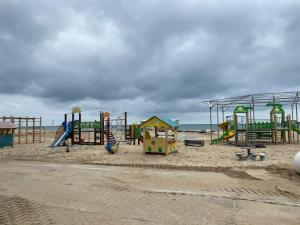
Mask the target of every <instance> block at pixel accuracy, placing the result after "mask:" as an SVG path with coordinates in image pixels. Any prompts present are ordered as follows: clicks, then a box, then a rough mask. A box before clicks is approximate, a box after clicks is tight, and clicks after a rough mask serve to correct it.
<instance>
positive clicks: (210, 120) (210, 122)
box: [209, 106, 212, 144]
mask: <svg viewBox="0 0 300 225" xmlns="http://www.w3.org/2000/svg"><path fill="white" fill-rule="evenodd" d="M211 108H212V106H209V124H210V143H211V144H212V117H211Z"/></svg>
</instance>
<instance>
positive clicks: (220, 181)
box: [0, 132, 300, 225]
mask: <svg viewBox="0 0 300 225" xmlns="http://www.w3.org/2000/svg"><path fill="white" fill-rule="evenodd" d="M215 136H216V134H214V137H215ZM53 137H54V133H53V132H48V133H47V134H46V139H45V143H36V144H20V145H18V144H16V145H15V146H14V148H10V147H9V148H3V149H1V150H0V179H1V181H4V182H1V183H0V223H1V224H20V225H21V224H22V225H23V224H170V225H171V224H195V225H196V224H216V225H217V224H224V225H229V224H261V225H265V224H270V225H271V224H272V225H274V224H278V225H279V224H292V225H296V224H299V219H300V216H299V215H300V176H299V175H298V174H297V173H296V172H295V171H294V170H293V168H292V165H291V160H292V157H293V156H294V155H295V153H296V152H297V151H299V149H300V144H290V145H287V144H286V145H267V147H266V148H261V149H255V150H254V151H255V152H256V153H259V152H264V153H265V154H266V156H267V158H266V160H264V161H260V160H256V161H238V160H237V159H236V157H235V153H236V152H239V151H244V154H246V152H245V151H246V150H244V149H240V148H239V147H236V146H234V145H230V144H225V143H221V144H219V145H210V135H208V134H200V133H197V132H186V133H185V132H181V133H180V134H179V145H178V152H177V153H173V154H170V155H168V156H164V155H149V154H144V153H143V150H142V145H128V144H125V143H124V144H121V145H120V146H119V150H118V152H117V153H116V154H113V155H111V154H109V153H107V151H106V150H105V149H104V146H99V145H98V146H83V145H82V146H78V145H74V146H71V147H70V150H71V151H70V152H69V153H67V152H66V147H58V148H55V149H51V148H49V147H48V146H49V144H50V143H51V141H53ZM184 139H204V140H205V146H204V147H190V146H184V144H183V142H182V141H183V140H184ZM157 207H159V208H160V209H159V210H158V209H156V208H157ZM256 209H259V210H258V211H257V210H256ZM145 212H147V213H145ZM151 212H153V213H155V217H153V216H152V213H151ZM212 212H216V213H217V214H216V215H215V214H212ZM259 212H263V213H259ZM274 212H275V214H276V216H274ZM8 214H9V215H13V216H10V217H9V216H7V215H8ZM170 214H172V217H171V218H169V219H167V218H168V217H166V215H170ZM253 215H255V216H253ZM33 222H35V223H33Z"/></svg>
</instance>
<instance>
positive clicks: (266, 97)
mask: <svg viewBox="0 0 300 225" xmlns="http://www.w3.org/2000/svg"><path fill="white" fill-rule="evenodd" d="M299 100H300V91H294V92H277V93H259V94H249V95H242V96H235V97H229V98H220V99H212V100H207V101H204V102H203V103H205V104H207V105H209V107H211V108H213V107H216V106H218V107H220V108H226V107H236V106H239V105H251V106H253V105H255V106H266V104H271V103H273V104H277V103H280V104H282V105H295V104H296V103H297V102H298V101H299Z"/></svg>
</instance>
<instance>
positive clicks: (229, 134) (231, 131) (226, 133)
mask: <svg viewBox="0 0 300 225" xmlns="http://www.w3.org/2000/svg"><path fill="white" fill-rule="evenodd" d="M234 136H235V131H234V129H233V127H230V128H229V129H228V130H225V131H224V134H223V135H222V136H221V137H219V138H216V139H213V140H212V143H213V144H218V143H219V142H220V141H222V140H226V139H230V138H232V137H234Z"/></svg>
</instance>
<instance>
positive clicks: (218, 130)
mask: <svg viewBox="0 0 300 225" xmlns="http://www.w3.org/2000/svg"><path fill="white" fill-rule="evenodd" d="M217 126H218V127H217V132H218V138H220V133H219V132H220V129H219V105H218V104H217Z"/></svg>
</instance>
